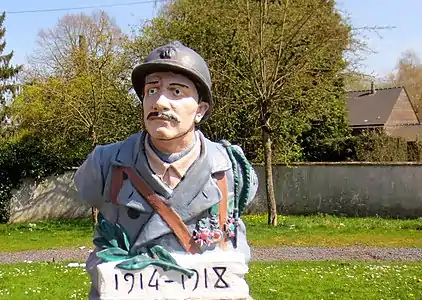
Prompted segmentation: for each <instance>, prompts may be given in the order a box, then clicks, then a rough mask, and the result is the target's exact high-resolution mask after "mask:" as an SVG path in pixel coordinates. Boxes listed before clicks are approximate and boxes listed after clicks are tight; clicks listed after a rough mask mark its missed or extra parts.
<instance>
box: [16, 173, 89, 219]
mask: <svg viewBox="0 0 422 300" xmlns="http://www.w3.org/2000/svg"><path fill="white" fill-rule="evenodd" d="M73 175H74V172H67V173H65V174H63V175H59V176H50V177H48V178H46V179H45V180H44V181H43V182H41V183H39V184H36V183H35V182H34V180H31V179H26V180H24V182H23V184H22V185H21V187H20V188H19V190H14V191H12V194H13V196H12V199H11V215H10V220H9V222H11V223H15V222H29V221H31V222H33V221H39V220H44V219H76V218H84V217H88V216H90V215H91V209H90V207H88V206H85V205H83V204H81V202H80V201H79V200H78V195H77V193H76V190H75V186H74V184H73Z"/></svg>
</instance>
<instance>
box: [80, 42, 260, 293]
mask: <svg viewBox="0 0 422 300" xmlns="http://www.w3.org/2000/svg"><path fill="white" fill-rule="evenodd" d="M131 79H132V84H133V88H134V90H135V92H136V95H137V96H138V97H139V99H140V100H141V102H142V105H143V121H144V127H145V130H144V131H141V132H138V133H135V134H133V135H131V136H129V137H128V138H127V139H125V140H123V141H120V142H116V143H112V144H107V145H100V146H96V147H95V149H94V150H93V151H92V152H91V153H90V154H89V156H88V157H87V159H86V160H85V162H84V163H83V164H82V165H81V166H80V167H79V169H78V170H77V172H76V174H75V179H74V181H75V185H76V188H77V190H78V193H79V195H80V198H81V200H82V201H83V202H84V203H87V204H88V205H90V206H92V207H95V208H97V209H98V224H97V226H96V230H95V233H94V239H93V243H94V245H95V250H94V251H93V252H92V253H91V254H90V255H89V257H88V259H87V262H86V269H87V271H88V273H89V275H90V278H91V289H90V293H89V299H91V300H94V299H249V298H248V297H244V294H242V293H240V292H239V293H240V294H242V295H243V296H242V295H240V294H238V295H235V294H233V293H238V292H234V291H233V290H235V289H238V290H240V289H243V288H244V287H245V286H244V285H243V283H240V284H238V283H236V282H237V281H236V280H237V279H233V278H234V277H233V276H237V275H239V277H242V276H243V275H244V273H246V271H245V270H244V269H239V268H237V267H233V268H232V271H229V270H228V269H227V268H226V267H224V266H223V265H224V263H228V264H230V263H231V260H232V259H233V261H234V260H236V262H238V264H237V265H236V266H241V265H243V264H246V265H247V263H248V262H249V260H250V247H249V245H248V243H247V238H246V228H245V224H244V223H243V222H242V220H241V218H240V215H241V213H242V211H243V210H244V209H245V207H246V206H247V205H248V204H249V203H250V202H251V200H252V199H253V198H254V196H255V193H256V190H257V186H258V180H257V176H256V173H255V172H254V170H253V168H252V167H251V165H250V163H249V162H248V160H247V159H246V158H245V156H244V154H243V151H242V149H241V148H240V147H239V146H237V145H231V144H230V143H229V142H227V141H219V142H212V141H210V140H209V139H207V138H206V137H205V136H204V135H203V133H202V132H201V131H200V130H199V129H198V125H200V124H202V123H203V122H205V121H206V120H207V119H208V118H209V117H210V115H211V112H212V108H213V99H212V93H211V76H210V72H209V69H208V66H207V64H206V62H205V61H204V59H203V58H202V57H201V56H200V55H199V54H198V53H197V52H195V51H194V50H192V49H190V48H188V47H186V46H184V45H183V44H181V43H180V42H178V41H175V42H171V43H169V44H167V45H164V46H162V47H159V48H157V49H155V50H153V51H152V52H151V53H150V54H149V55H148V56H147V57H146V59H145V60H144V62H143V63H142V64H140V65H138V66H136V67H135V68H134V69H133V71H132V77H131ZM213 253H218V254H213ZM225 253H230V255H228V254H227V255H228V256H225V255H226V254H225ZM224 257H228V258H227V259H226V258H224ZM225 259H226V260H227V261H226V262H223V260H225ZM239 259H241V260H239ZM238 260H239V261H238ZM108 265H110V266H109V267H108ZM203 266H205V267H203ZM208 266H209V269H207V268H208ZM236 268H237V269H236ZM116 270H117V271H116ZM236 270H237V271H236ZM241 270H243V271H241ZM119 272H120V273H119ZM142 272H144V273H142ZM145 272H146V273H145ZM148 272H149V273H148ZM230 272H232V273H231V275H230V274H229V273H230ZM236 272H237V273H236ZM147 273H148V274H147ZM223 273H224V275H223ZM146 274H147V275H148V276H147V275H146ZM233 274H235V275H233ZM236 274H237V275H236ZM229 275H230V276H232V277H233V278H232V277H230V276H229ZM154 276H155V277H154ZM213 276H214V277H213ZM224 276H228V277H224ZM199 278H201V279H199ZM165 284H167V285H168V286H170V287H171V288H170V287H169V288H166V287H165ZM189 284H190V286H189V287H188V285H189ZM124 288H127V289H126V290H122V289H124ZM201 289H202V291H200V290H201ZM206 289H208V290H209V292H207V290H206ZM224 289H226V290H227V291H226V292H224ZM135 291H136V293H137V294H136V293H135ZM195 292H198V293H202V294H195V295H196V296H193V294H192V293H195ZM134 293H135V294H134ZM187 293H191V294H189V295H190V296H189V295H188V294H187ZM213 293H214V294H213ZM132 294H134V295H132ZM232 294H233V296H230V295H232ZM169 295H170V296H169ZM212 295H214V296H212ZM239 295H240V296H239ZM212 297H214V298H212Z"/></svg>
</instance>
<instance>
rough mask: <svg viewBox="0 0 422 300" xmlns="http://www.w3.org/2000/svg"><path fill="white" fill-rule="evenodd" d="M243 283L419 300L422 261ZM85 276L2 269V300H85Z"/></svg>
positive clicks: (251, 277) (368, 298) (257, 291)
mask: <svg viewBox="0 0 422 300" xmlns="http://www.w3.org/2000/svg"><path fill="white" fill-rule="evenodd" d="M247 280H248V282H249V285H250V287H251V294H252V296H253V298H254V299H255V300H266V299H269V300H270V299H271V300H274V299H312V300H313V299H363V300H372V299H377V300H379V299H422V263H387V262H382V263H381V262H378V263H373V262H371V263H369V262H336V261H320V262H315V261H313V262H305V261H301V262H274V263H252V264H251V265H250V272H249V274H248V275H247ZM89 285H90V282H89V278H88V275H87V274H86V273H85V270H84V269H83V268H82V267H74V268H70V267H67V264H66V263H32V264H23V263H22V264H14V265H1V268H0V299H8V300H14V299H16V300H18V299H19V300H21V299H31V300H37V299H43V300H48V299H86V298H87V293H88V290H89Z"/></svg>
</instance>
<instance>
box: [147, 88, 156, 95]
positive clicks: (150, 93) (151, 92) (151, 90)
mask: <svg viewBox="0 0 422 300" xmlns="http://www.w3.org/2000/svg"><path fill="white" fill-rule="evenodd" d="M157 92H158V89H157V88H150V89H148V95H155V94H156V93H157Z"/></svg>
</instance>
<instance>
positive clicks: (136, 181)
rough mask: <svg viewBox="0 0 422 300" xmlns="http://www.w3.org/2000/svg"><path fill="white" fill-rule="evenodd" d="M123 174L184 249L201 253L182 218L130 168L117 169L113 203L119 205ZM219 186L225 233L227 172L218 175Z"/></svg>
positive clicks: (113, 187)
mask: <svg viewBox="0 0 422 300" xmlns="http://www.w3.org/2000/svg"><path fill="white" fill-rule="evenodd" d="M123 173H126V175H127V176H128V178H129V180H130V181H131V182H132V184H133V186H134V187H135V189H136V190H137V191H138V193H140V194H141V195H142V196H143V197H144V199H145V200H146V201H147V202H148V203H149V205H151V207H152V208H154V210H155V211H156V212H157V213H158V214H159V215H160V216H161V217H162V218H163V220H164V221H165V222H166V223H167V225H168V226H169V227H170V228H171V229H172V230H173V232H174V234H175V235H176V236H177V238H178V240H179V242H180V244H181V245H182V246H183V248H184V249H185V250H186V251H187V252H188V253H191V254H196V253H199V252H200V250H199V248H198V245H197V244H196V243H195V241H194V240H193V238H192V235H191V234H190V231H189V229H188V227H187V226H186V224H185V223H184V222H183V220H182V218H180V216H179V215H178V214H177V213H176V212H175V211H174V210H173V209H172V208H171V207H169V206H167V205H166V204H165V203H164V201H163V200H162V199H161V197H160V196H159V195H157V194H156V193H154V192H153V191H152V190H151V188H150V187H149V186H148V185H147V184H146V183H145V181H144V180H143V179H142V177H141V176H139V175H138V174H137V173H136V172H135V171H134V170H133V169H132V168H130V167H115V169H114V170H113V175H112V186H111V195H110V197H111V202H112V203H113V204H117V203H118V202H117V195H118V194H119V191H120V189H121V187H122V184H123ZM216 178H217V186H218V188H219V189H220V191H221V194H222V197H221V200H220V203H219V223H220V226H221V231H222V232H223V233H225V229H226V228H225V225H226V221H227V205H228V192H227V177H226V174H225V172H221V173H217V175H216ZM226 244H227V240H226V238H225V237H224V234H223V238H222V239H221V242H220V245H221V246H222V247H226Z"/></svg>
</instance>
